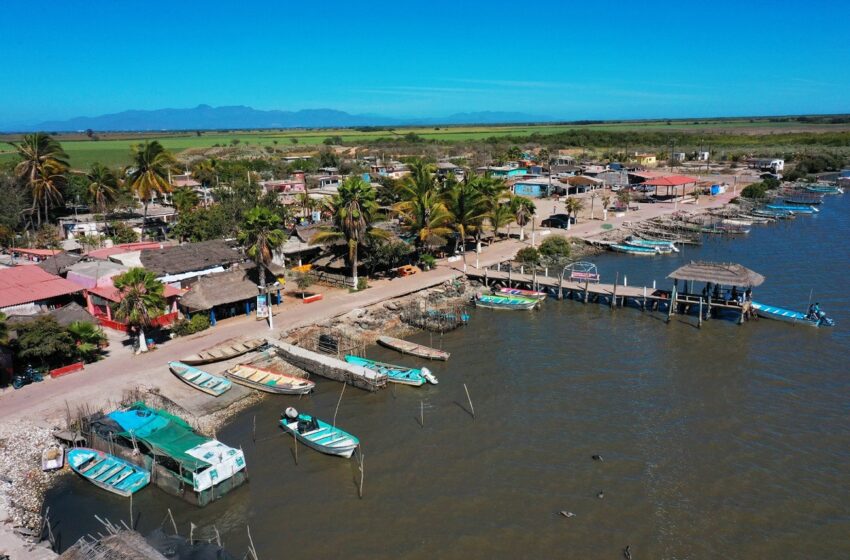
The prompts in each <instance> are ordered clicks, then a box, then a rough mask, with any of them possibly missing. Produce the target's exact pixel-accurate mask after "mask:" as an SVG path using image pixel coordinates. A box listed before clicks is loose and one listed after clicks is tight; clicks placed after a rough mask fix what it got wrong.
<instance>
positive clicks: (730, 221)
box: [720, 218, 753, 227]
mask: <svg viewBox="0 0 850 560" xmlns="http://www.w3.org/2000/svg"><path fill="white" fill-rule="evenodd" d="M720 223H721V224H722V225H724V226H744V227H749V226H751V225H753V221H752V220H747V219H744V218H725V219H723V220H722V221H721V222H720Z"/></svg>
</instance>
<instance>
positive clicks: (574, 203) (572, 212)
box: [564, 196, 584, 222]
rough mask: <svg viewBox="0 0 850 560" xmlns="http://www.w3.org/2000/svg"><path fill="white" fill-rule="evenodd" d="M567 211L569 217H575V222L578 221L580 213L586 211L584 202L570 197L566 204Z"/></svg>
mask: <svg viewBox="0 0 850 560" xmlns="http://www.w3.org/2000/svg"><path fill="white" fill-rule="evenodd" d="M564 206H565V207H566V209H567V216H573V221H574V222H577V221H578V213H579V212H581V211H582V210H583V209H584V201H583V200H581V199H580V198H576V197H574V196H568V197H567V201H566V202H565V203H564Z"/></svg>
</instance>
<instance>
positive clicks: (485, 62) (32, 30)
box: [0, 0, 850, 126]
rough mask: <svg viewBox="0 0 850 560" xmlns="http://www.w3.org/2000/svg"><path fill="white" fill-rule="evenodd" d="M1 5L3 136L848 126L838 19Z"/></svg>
mask: <svg viewBox="0 0 850 560" xmlns="http://www.w3.org/2000/svg"><path fill="white" fill-rule="evenodd" d="M34 9H35V8H33V7H32V5H31V4H30V3H29V2H14V3H12V2H10V3H5V4H4V6H3V8H2V17H0V52H3V53H4V54H5V56H4V59H5V61H4V62H5V64H3V68H2V71H0V126H3V125H7V126H8V125H9V124H14V123H29V122H39V121H42V120H48V119H61V118H69V117H74V116H80V115H98V114H103V113H109V112H117V111H121V110H125V109H156V108H163V107H193V106H195V105H198V104H201V103H206V104H210V105H249V106H252V107H255V108H259V109H284V110H297V109H304V108H320V107H328V108H334V109H340V110H344V111H349V112H352V113H376V114H381V115H390V116H405V117H417V116H443V115H449V114H452V113H456V112H463V111H519V112H524V113H530V114H535V115H541V116H548V117H553V118H558V119H616V118H651V117H690V116H733V115H753V114H791V113H836V112H850V72H848V68H850V40H848V35H847V32H846V25H847V21H850V2H844V1H842V2H837V1H836V2H821V1H818V0H815V1H808V2H788V1H783V0H777V1H773V2H766V1H765V2H761V1H754V2H724V1H720V2H717V1H711V2H708V1H705V2H682V1H677V2H639V1H630V2H614V1H609V2H570V1H566V0H564V1H560V2H557V1H553V2H548V1H545V0H540V1H538V2H529V3H525V2H501V1H488V2H477V1H469V2H463V1H458V0H454V1H452V2H445V1H442V0H429V1H425V2H418V1H411V2H399V1H394V2H390V1H377V2H350V1H347V2H337V1H335V0H325V1H323V2H292V1H283V0H274V1H272V0H268V1H253V2H252V1H250V0H247V1H242V2H233V1H232V0H230V1H219V0H207V1H205V2H200V1H189V0H187V1H180V2H175V1H173V0H172V1H168V2H166V1H162V2H160V1H156V0H148V1H144V2H131V1H129V0H127V1H125V0H62V1H59V0H47V1H43V2H40V3H39V7H38V9H37V11H38V14H37V15H35V17H34V14H33V10H34Z"/></svg>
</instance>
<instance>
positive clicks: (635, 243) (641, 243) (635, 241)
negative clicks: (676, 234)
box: [625, 236, 679, 253]
mask: <svg viewBox="0 0 850 560" xmlns="http://www.w3.org/2000/svg"><path fill="white" fill-rule="evenodd" d="M625 243H626V245H631V246H632V247H658V248H659V249H662V250H663V249H665V248H668V249H670V251H675V252H677V253H678V252H679V248H678V247H676V244H675V243H674V242H672V241H666V240H664V239H641V238H640V237H635V236H631V237H629V238H628V239H626V242H625Z"/></svg>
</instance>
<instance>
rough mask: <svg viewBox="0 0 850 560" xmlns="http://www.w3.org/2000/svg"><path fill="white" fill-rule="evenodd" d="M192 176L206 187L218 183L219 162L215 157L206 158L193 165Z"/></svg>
mask: <svg viewBox="0 0 850 560" xmlns="http://www.w3.org/2000/svg"><path fill="white" fill-rule="evenodd" d="M192 178H193V179H195V180H196V181H198V182H199V183H200V184H201V185H203V186H204V187H210V186H212V185H214V184H217V183H218V162H217V161H216V160H215V159H204V160H201V161H199V162H198V163H196V164H195V165H194V166H192Z"/></svg>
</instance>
